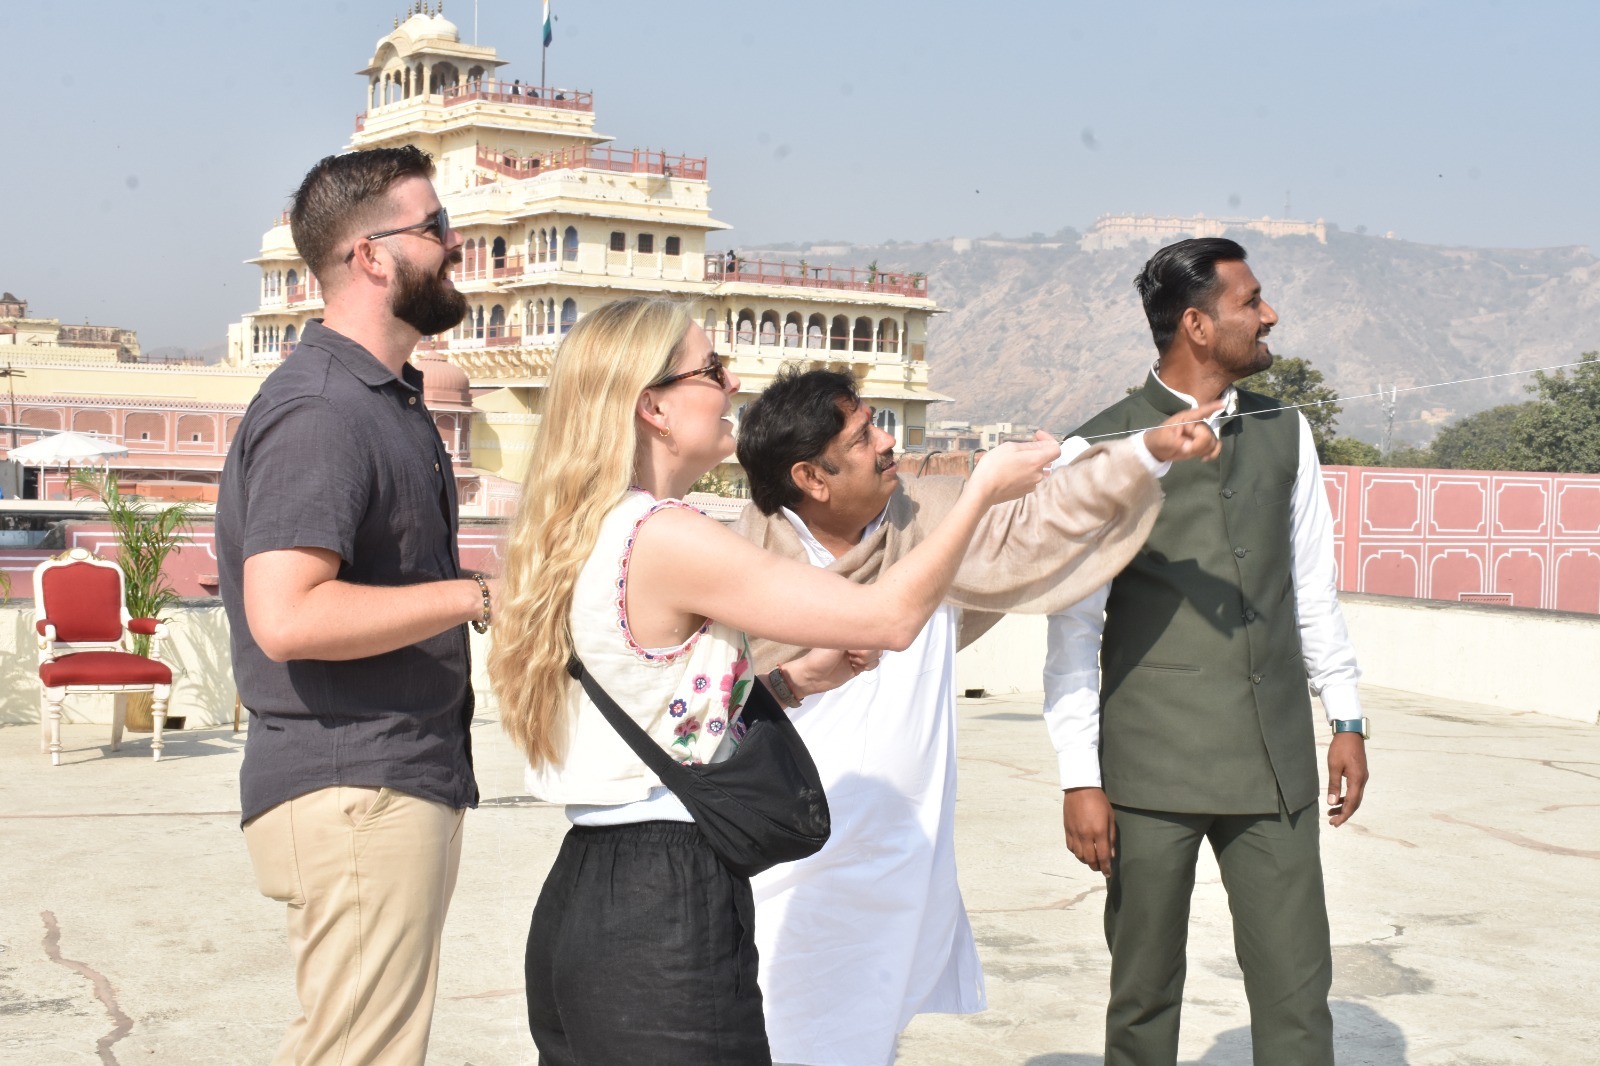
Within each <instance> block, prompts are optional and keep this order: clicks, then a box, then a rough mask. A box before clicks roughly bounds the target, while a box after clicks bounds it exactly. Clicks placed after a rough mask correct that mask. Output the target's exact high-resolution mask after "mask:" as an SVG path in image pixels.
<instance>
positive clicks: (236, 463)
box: [216, 145, 491, 1066]
mask: <svg viewBox="0 0 1600 1066" xmlns="http://www.w3.org/2000/svg"><path fill="white" fill-rule="evenodd" d="M432 174H433V163H432V161H431V160H430V159H429V158H428V156H427V155H426V154H425V153H423V152H421V151H419V150H417V149H416V148H414V147H411V146H409V145H408V146H406V147H404V148H382V149H375V150H372V151H365V152H353V153H350V154H347V155H340V156H329V157H328V158H326V159H324V160H322V161H321V162H320V163H318V164H317V165H316V166H315V167H313V168H312V170H311V172H310V173H309V174H307V175H306V178H305V180H304V182H303V183H302V184H301V186H300V188H299V190H298V191H297V192H296V193H295V197H294V205H293V208H292V210H291V212H290V220H291V221H290V225H291V229H292V232H293V234H294V241H295V245H296V247H297V248H298V249H299V251H300V254H301V255H302V256H303V257H304V259H305V261H306V265H307V267H308V268H309V269H310V270H311V272H312V273H313V274H315V275H316V276H317V278H318V280H319V281H320V282H321V285H322V291H323V298H324V301H325V304H326V308H327V310H326V317H325V318H324V319H322V320H321V321H317V320H313V321H312V322H310V323H308V324H307V325H306V328H305V332H304V333H303V335H302V337H301V340H300V344H299V346H298V347H297V348H296V349H295V351H294V353H293V354H292V355H290V356H289V357H288V358H287V359H286V360H285V361H284V363H283V365H282V366H280V367H279V368H278V369H277V370H275V371H274V372H273V373H272V374H271V376H269V377H268V378H267V380H266V382H265V383H264V384H263V385H262V387H261V391H260V393H258V394H257V396H256V397H255V399H254V400H253V401H251V404H250V409H249V410H248V411H247V412H246V414H245V417H244V420H243V422H242V424H241V425H240V427H239V431H238V434H237V436H236V437H235V439H234V442H233V446H232V448H231V449H230V451H229V453H228V460H227V465H226V467H225V469H224V471H223V477H222V487H221V491H220V495H219V499H218V503H217V525H216V531H217V556H218V559H219V562H220V570H221V576H220V580H221V592H222V599H223V603H224V605H225V606H226V608H227V612H228V622H229V625H230V627H231V630H232V643H233V663H234V673H235V678H236V681H237V684H238V688H239V694H240V697H241V699H242V700H243V702H244V705H245V706H246V707H247V708H249V711H250V733H249V736H248V738H247V740H246V743H245V757H244V765H243V767H242V769H241V770H240V773H239V784H240V792H241V795H242V807H243V821H244V835H245V842H246V845H247V846H248V848H249V850H250V859H251V863H252V865H253V866H254V867H255V873H256V880H257V883H258V886H259V888H260V890H261V892H262V893H263V894H264V895H266V896H268V897H270V898H272V899H275V900H280V901H282V902H284V903H286V904H287V905H288V906H287V909H288V924H289V945H290V948H291V950H293V952H294V955H295V971H296V987H297V992H298V995H299V999H300V1004H301V1011H302V1013H301V1016H300V1017H299V1018H297V1019H296V1020H295V1021H294V1022H293V1023H292V1024H291V1025H290V1027H289V1032H288V1033H287V1035H286V1036H285V1037H284V1039H283V1042H282V1044H281V1045H280V1046H279V1049H278V1053H277V1056H276V1058H275V1059H274V1060H273V1061H274V1062H275V1063H321V1062H385V1063H391V1062H392V1063H416V1064H419V1066H420V1064H421V1063H422V1062H423V1060H424V1058H425V1056H426V1053H427V1045H428V1030H429V1027H430V1025H431V1022H432V1017H433V1000H434V989H435V981H436V978H437V974H438V960H439V941H440V934H441V932H442V930H443V927H444V918H445V912H446V910H447V908H448V906H449V902H450V896H451V894H452V892H453V890H454V888H455V880H456V870H457V866H458V863H459V861H460V856H461V828H462V816H463V813H464V809H465V808H467V807H470V806H475V805H476V804H477V801H478V791H477V786H476V784H475V782H474V780H473V774H472V752H471V745H470V739H469V734H468V729H469V727H470V725H471V721H472V712H473V703H472V688H471V684H470V674H471V669H470V661H469V658H468V646H467V631H466V625H467V623H468V622H471V623H473V624H474V625H475V626H477V627H480V629H481V628H482V627H486V626H487V625H488V622H489V608H490V594H491V590H490V586H489V585H488V584H487V583H486V582H485V580H484V579H483V578H482V577H472V576H463V574H462V572H461V567H460V560H459V558H458V554H457V548H456V523H457V511H456V492H455V481H454V478H453V471H452V470H451V465H450V456H449V454H448V453H447V452H446V451H445V449H444V445H443V442H442V441H441V440H440V439H439V434H438V432H437V430H436V429H435V428H434V424H433V419H432V417H431V416H430V415H429V414H428V411H427V408H426V406H425V405H424V404H423V402H422V376H421V373H420V372H419V371H418V370H417V369H416V368H415V367H413V366H411V365H409V363H408V362H407V359H408V357H409V356H410V354H411V352H412V350H413V349H414V348H415V347H416V344H417V341H418V340H420V339H421V338H422V337H423V336H426V335H433V334H438V333H442V332H444V331H446V330H448V329H450V328H451V327H453V326H454V325H456V323H458V322H460V321H461V319H462V318H463V317H464V315H465V314H466V310H467V301H466V299H465V297H463V296H462V295H461V294H460V293H458V292H457V291H456V290H455V288H454V286H453V285H452V284H451V282H450V280H449V278H448V273H449V270H450V268H451V266H453V265H454V264H455V263H457V262H459V261H460V258H461V253H460V251H459V249H460V246H461V243H462V242H461V237H460V235H459V234H457V233H456V232H455V231H454V230H453V229H451V228H450V221H449V217H448V215H446V213H445V211H444V208H443V207H442V206H440V203H439V197H438V195H437V193H436V192H435V191H434V188H433V184H432V182H431V180H430V178H431V176H432Z"/></svg>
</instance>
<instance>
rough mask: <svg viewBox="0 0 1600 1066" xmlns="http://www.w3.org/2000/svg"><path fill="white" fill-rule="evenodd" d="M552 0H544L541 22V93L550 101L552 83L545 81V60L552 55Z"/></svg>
mask: <svg viewBox="0 0 1600 1066" xmlns="http://www.w3.org/2000/svg"><path fill="white" fill-rule="evenodd" d="M551 18H552V16H551V14H550V0H544V18H543V19H541V20H540V22H539V91H540V92H541V93H542V94H543V95H544V96H545V97H546V98H547V99H548V98H549V96H550V92H549V88H550V83H549V82H548V81H547V80H546V79H545V72H544V70H545V60H546V59H547V58H548V57H549V55H550V20H551Z"/></svg>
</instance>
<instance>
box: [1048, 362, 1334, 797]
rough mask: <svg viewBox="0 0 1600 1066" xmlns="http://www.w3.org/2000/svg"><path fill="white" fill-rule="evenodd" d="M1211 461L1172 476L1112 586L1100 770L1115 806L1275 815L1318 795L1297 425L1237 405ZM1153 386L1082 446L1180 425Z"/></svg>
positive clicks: (1093, 430)
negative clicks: (1297, 597)
mask: <svg viewBox="0 0 1600 1066" xmlns="http://www.w3.org/2000/svg"><path fill="white" fill-rule="evenodd" d="M1238 396H1239V399H1238V412H1239V414H1240V415H1242V416H1244V417H1235V418H1230V419H1228V420H1227V421H1225V422H1224V423H1223V425H1222V429H1221V434H1220V435H1221V439H1222V455H1221V457H1220V458H1218V459H1217V460H1216V461H1215V462H1210V463H1203V462H1198V461H1195V462H1185V463H1178V464H1176V465H1175V466H1174V467H1173V468H1172V470H1171V471H1170V472H1169V473H1168V474H1167V475H1166V476H1165V477H1164V478H1163V479H1162V488H1163V489H1164V490H1165V491H1166V495H1167V499H1166V503H1165V505H1164V506H1163V507H1162V510H1161V516H1160V518H1158V519H1157V521H1156V525H1155V529H1154V530H1152V531H1151V534H1150V538H1149V540H1148V541H1146V542H1145V545H1144V548H1143V549H1142V550H1141V551H1140V552H1139V554H1138V555H1136V556H1135V557H1134V559H1133V561H1132V562H1131V563H1129V564H1128V566H1127V567H1126V568H1125V569H1124V570H1123V571H1122V572H1121V573H1120V574H1118V575H1117V577H1116V578H1115V579H1114V580H1113V581H1112V583H1111V592H1110V598H1109V600H1108V601H1107V603H1106V625H1105V634H1104V636H1103V638H1102V642H1101V646H1100V707H1101V726H1100V765H1101V775H1102V778H1103V780H1104V784H1105V790H1106V795H1107V797H1108V798H1109V799H1110V800H1111V802H1112V803H1115V804H1118V805H1121V806H1126V807H1138V808H1143V809H1147V810H1158V811H1174V812H1186V813H1204V814H1267V813H1273V812H1276V811H1277V810H1278V800H1279V796H1280V794H1281V796H1282V799H1283V802H1284V804H1285V806H1286V807H1287V808H1288V809H1289V810H1291V811H1295V810H1299V809H1300V808H1301V807H1304V806H1305V805H1306V804H1308V803H1311V802H1312V801H1313V800H1314V799H1316V796H1317V787H1318V780H1319V779H1318V775H1317V765H1316V745H1315V742H1314V741H1313V739H1312V724H1311V697H1310V694H1309V691H1308V685H1307V681H1306V669H1305V662H1304V660H1303V659H1302V658H1301V653H1300V635H1299V630H1298V627H1297V625H1296V622H1295V609H1294V568H1293V565H1292V564H1293V560H1292V551H1291V547H1290V545H1291V540H1290V526H1289V522H1290V498H1291V497H1292V496H1293V495H1294V482H1295V474H1296V471H1297V470H1298V468H1299V448H1300V428H1299V423H1298V419H1299V415H1298V413H1297V412H1295V411H1273V412H1271V413H1268V414H1251V412H1257V411H1268V410H1269V409H1271V408H1275V407H1277V406H1278V403H1277V401H1275V400H1273V399H1272V398H1270V397H1267V396H1262V395H1259V394H1257V393H1251V392H1245V391H1243V390H1240V391H1239V394H1238ZM1187 409H1188V404H1186V403H1185V402H1184V401H1183V400H1181V399H1179V398H1178V397H1176V396H1174V395H1173V394H1172V393H1171V392H1170V391H1168V390H1167V389H1166V388H1165V387H1164V386H1163V385H1162V384H1161V383H1160V382H1159V381H1157V380H1156V377H1155V375H1154V373H1152V374H1151V375H1150V378H1149V380H1147V381H1146V382H1145V385H1144V388H1143V389H1142V390H1140V391H1139V392H1137V393H1134V394H1133V395H1131V396H1129V397H1128V398H1127V399H1125V400H1123V401H1121V402H1120V403H1117V404H1115V405H1113V406H1111V407H1109V408H1107V409H1106V410H1104V411H1102V412H1101V413H1100V414H1098V415H1096V416H1095V417H1094V418H1092V419H1091V420H1090V421H1089V422H1087V423H1085V424H1084V425H1083V426H1082V427H1081V428H1080V429H1079V430H1078V431H1077V432H1078V435H1080V436H1091V435H1094V434H1100V433H1114V432H1116V431H1118V430H1134V429H1145V428H1148V427H1150V426H1154V425H1156V424H1158V423H1160V422H1161V421H1163V420H1164V419H1165V418H1167V416H1169V415H1172V414H1176V413H1178V412H1179V411H1183V410H1187Z"/></svg>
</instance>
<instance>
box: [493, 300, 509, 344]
mask: <svg viewBox="0 0 1600 1066" xmlns="http://www.w3.org/2000/svg"><path fill="white" fill-rule="evenodd" d="M505 335H506V309H505V308H504V307H501V306H500V305H499V304H495V305H494V308H493V310H491V311H490V312H489V336H491V337H504V336H505Z"/></svg>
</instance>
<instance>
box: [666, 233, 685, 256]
mask: <svg viewBox="0 0 1600 1066" xmlns="http://www.w3.org/2000/svg"><path fill="white" fill-rule="evenodd" d="M682 249H683V242H682V241H680V240H679V239H678V238H677V237H668V238H667V245H666V249H665V253H666V254H667V255H681V254H682Z"/></svg>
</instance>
